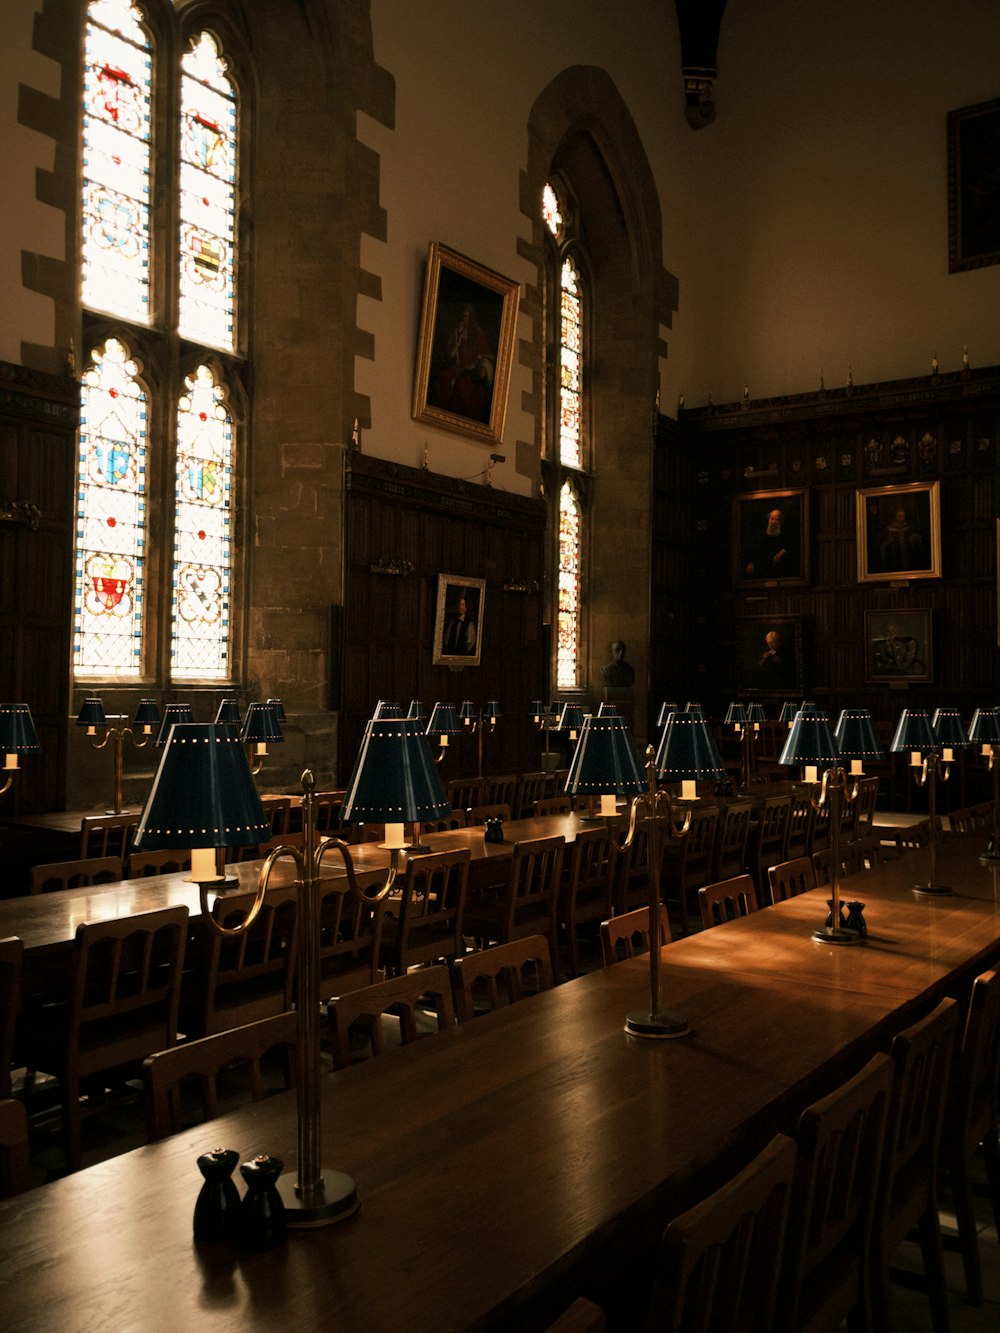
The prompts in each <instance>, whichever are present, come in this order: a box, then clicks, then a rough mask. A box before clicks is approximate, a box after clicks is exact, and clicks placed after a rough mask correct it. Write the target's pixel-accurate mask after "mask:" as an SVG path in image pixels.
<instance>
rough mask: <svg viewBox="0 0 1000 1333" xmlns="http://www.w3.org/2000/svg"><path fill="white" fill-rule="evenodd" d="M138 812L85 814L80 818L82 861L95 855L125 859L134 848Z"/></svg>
mask: <svg viewBox="0 0 1000 1333" xmlns="http://www.w3.org/2000/svg"><path fill="white" fill-rule="evenodd" d="M138 822H139V816H138V815H137V814H121V815H84V817H83V819H81V820H80V857H79V859H80V860H81V861H86V860H89V859H90V858H91V857H94V856H117V857H118V859H119V860H121V861H124V859H125V857H126V856H128V854H129V852H130V851H131V850H132V835H133V833H134V832H135V826H136V824H138Z"/></svg>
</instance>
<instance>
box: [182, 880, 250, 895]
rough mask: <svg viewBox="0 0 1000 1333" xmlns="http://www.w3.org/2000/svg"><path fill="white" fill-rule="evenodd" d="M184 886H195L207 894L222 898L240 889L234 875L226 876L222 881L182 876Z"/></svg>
mask: <svg viewBox="0 0 1000 1333" xmlns="http://www.w3.org/2000/svg"><path fill="white" fill-rule="evenodd" d="M184 883H185V884H197V885H198V886H199V887H200V888H204V889H205V890H207V892H208V893H215V894H218V895H219V896H220V897H223V896H224V895H225V894H227V893H235V892H236V890H237V889H239V888H240V881H239V879H238V878H237V876H236V875H226V876H225V878H224V879H204V880H198V879H195V878H194V876H193V875H185V876H184Z"/></svg>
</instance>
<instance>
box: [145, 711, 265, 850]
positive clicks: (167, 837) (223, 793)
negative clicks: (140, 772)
mask: <svg viewBox="0 0 1000 1333" xmlns="http://www.w3.org/2000/svg"><path fill="white" fill-rule="evenodd" d="M270 836H271V822H270V820H269V819H268V817H267V815H266V814H265V813H264V807H263V806H262V805H261V803H260V796H259V795H258V794H257V788H256V786H255V785H254V780H253V776H252V774H251V772H250V765H249V764H248V763H247V756H246V751H245V750H244V748H243V745H242V742H241V740H240V734H239V732H238V731H237V730H236V728H235V727H233V726H225V725H223V726H220V725H216V724H215V723H209V722H178V723H171V724H170V733H169V736H168V738H167V740H166V742H165V745H164V750H163V754H162V755H161V756H160V766H159V768H158V769H157V770H156V776H155V777H154V778H153V784H152V786H151V787H150V789H149V795H148V796H147V797H146V804H145V805H144V806H143V808H142V813H141V814H140V816H139V823H138V824H137V826H136V830H135V845H136V847H137V848H138V849H139V850H140V851H159V850H162V849H167V848H186V849H191V850H194V849H203V848H204V849H208V848H215V847H250V846H253V845H254V844H255V843H258V842H262V841H263V840H264V839H265V838H269V837H270Z"/></svg>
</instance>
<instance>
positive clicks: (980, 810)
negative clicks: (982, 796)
mask: <svg viewBox="0 0 1000 1333" xmlns="http://www.w3.org/2000/svg"><path fill="white" fill-rule="evenodd" d="M969 808H970V809H971V811H972V819H973V823H974V827H975V828H976V830H977V831H978V832H979V833H992V831H993V802H992V801H976V802H975V804H974V805H972V806H970V807H969Z"/></svg>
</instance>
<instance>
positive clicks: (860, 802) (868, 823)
mask: <svg viewBox="0 0 1000 1333" xmlns="http://www.w3.org/2000/svg"><path fill="white" fill-rule="evenodd" d="M854 804H855V807H856V809H857V828H856V832H855V837H858V838H864V837H866V836H867V835H868V834H870V833H873V832H874V831H875V810H876V807H877V806H878V777H877V776H876V775H872V776H866V777H863V778H861V779H860V781H859V782H858V795H857V799H856V801H855V803H854Z"/></svg>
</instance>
